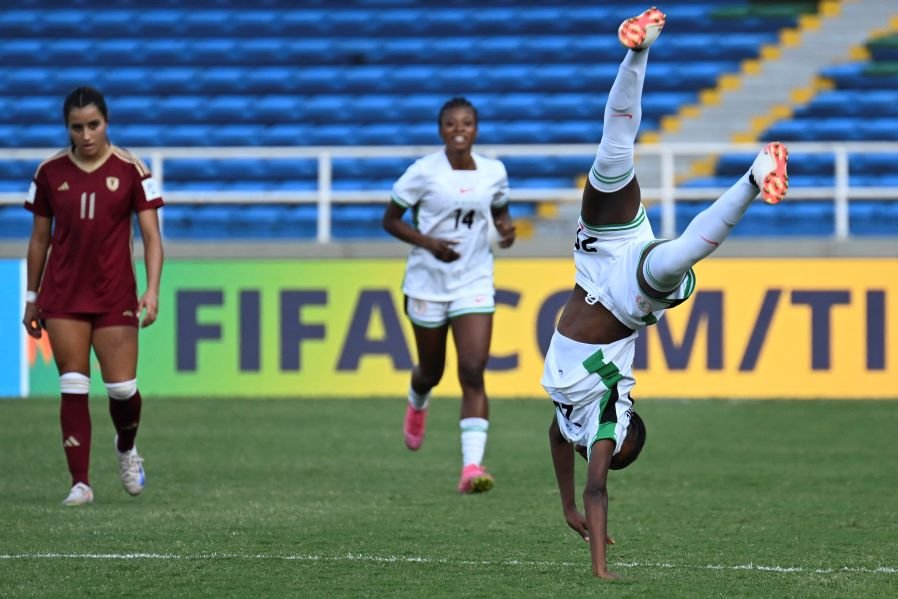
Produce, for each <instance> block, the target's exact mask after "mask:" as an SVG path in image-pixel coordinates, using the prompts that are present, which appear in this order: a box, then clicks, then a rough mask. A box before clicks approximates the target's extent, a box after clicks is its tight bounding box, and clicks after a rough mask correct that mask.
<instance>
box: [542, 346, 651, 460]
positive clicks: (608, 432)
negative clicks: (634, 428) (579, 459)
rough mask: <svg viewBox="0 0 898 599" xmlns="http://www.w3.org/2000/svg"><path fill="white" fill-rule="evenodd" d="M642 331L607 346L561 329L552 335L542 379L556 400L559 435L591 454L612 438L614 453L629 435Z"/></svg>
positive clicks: (547, 390) (553, 400) (548, 391)
mask: <svg viewBox="0 0 898 599" xmlns="http://www.w3.org/2000/svg"><path fill="white" fill-rule="evenodd" d="M638 336H639V334H638V333H633V334H632V335H630V336H629V337H627V338H626V339H621V340H619V341H615V342H614V343H609V344H606V345H593V344H589V343H580V342H579V341H574V340H572V339H568V338H567V337H565V336H564V335H562V334H561V333H559V332H558V331H555V334H554V335H553V336H552V341H551V343H550V344H549V351H548V352H547V353H546V362H545V367H544V369H543V377H542V380H541V381H540V382H541V383H542V385H543V388H544V389H545V390H546V392H547V393H548V394H549V397H550V398H551V399H552V402H553V403H554V404H555V417H556V419H557V420H558V428H559V429H560V430H561V434H562V435H563V436H564V438H565V439H567V440H568V441H569V442H570V443H573V444H574V445H578V446H581V447H585V448H586V451H587V457H588V456H590V455H592V446H593V443H595V442H596V441H598V440H600V439H610V440H611V441H613V442H614V453H615V454H616V453H618V452H619V451H620V448H621V444H622V443H623V441H624V439H626V438H627V428H628V427H629V426H630V416H631V414H632V410H633V401H632V399H631V398H630V391H631V390H632V389H633V385H634V384H635V383H636V381H635V380H634V378H633V358H634V355H635V351H636V338H637V337H638Z"/></svg>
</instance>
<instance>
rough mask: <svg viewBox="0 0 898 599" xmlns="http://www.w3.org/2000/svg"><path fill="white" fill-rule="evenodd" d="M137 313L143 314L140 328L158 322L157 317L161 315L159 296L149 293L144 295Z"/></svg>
mask: <svg viewBox="0 0 898 599" xmlns="http://www.w3.org/2000/svg"><path fill="white" fill-rule="evenodd" d="M144 310H146V314H144ZM137 313H138V314H139V315H140V314H143V317H142V318H141V320H140V328H144V327H148V326H150V325H151V324H153V323H154V322H156V317H157V316H158V315H159V294H158V293H151V292H149V291H147V292H146V293H144V294H143V296H142V297H141V298H140V303H139V304H138V305H137Z"/></svg>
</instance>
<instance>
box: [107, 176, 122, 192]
mask: <svg viewBox="0 0 898 599" xmlns="http://www.w3.org/2000/svg"><path fill="white" fill-rule="evenodd" d="M118 183H119V181H118V177H106V188H107V189H109V191H115V190H116V189H118Z"/></svg>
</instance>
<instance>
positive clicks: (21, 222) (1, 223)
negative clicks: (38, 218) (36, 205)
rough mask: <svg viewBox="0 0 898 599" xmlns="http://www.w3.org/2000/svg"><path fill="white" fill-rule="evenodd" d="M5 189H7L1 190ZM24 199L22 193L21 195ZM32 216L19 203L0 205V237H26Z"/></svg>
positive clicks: (29, 231) (29, 233) (29, 232)
mask: <svg viewBox="0 0 898 599" xmlns="http://www.w3.org/2000/svg"><path fill="white" fill-rule="evenodd" d="M27 189H28V186H27V183H26V185H25V191H27ZM3 191H7V190H3ZM23 200H24V195H23ZM33 219H34V217H33V216H32V215H31V213H30V212H28V211H27V210H25V209H23V208H22V206H21V205H19V204H16V205H14V206H0V238H2V239H27V238H28V236H29V235H31V223H32V221H33Z"/></svg>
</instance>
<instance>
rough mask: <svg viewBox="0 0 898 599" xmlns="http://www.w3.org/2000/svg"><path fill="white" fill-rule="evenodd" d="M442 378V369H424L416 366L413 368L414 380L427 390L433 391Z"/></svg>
mask: <svg viewBox="0 0 898 599" xmlns="http://www.w3.org/2000/svg"><path fill="white" fill-rule="evenodd" d="M442 378H443V368H442V367H440V368H433V369H425V368H421V367H420V366H418V367H417V368H415V379H417V382H418V383H419V385H420V386H423V387H427V388H428V389H433V388H434V387H436V386H437V385H438V384H439V383H440V380H441V379H442Z"/></svg>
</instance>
